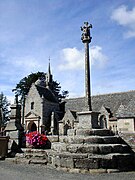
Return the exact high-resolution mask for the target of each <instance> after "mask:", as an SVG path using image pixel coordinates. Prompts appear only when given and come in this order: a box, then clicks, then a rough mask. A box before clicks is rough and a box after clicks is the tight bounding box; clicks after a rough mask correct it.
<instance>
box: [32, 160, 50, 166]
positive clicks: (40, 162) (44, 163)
mask: <svg viewBox="0 0 135 180" xmlns="http://www.w3.org/2000/svg"><path fill="white" fill-rule="evenodd" d="M47 163H48V160H47V159H42V160H41V159H31V160H30V161H29V164H41V165H47Z"/></svg>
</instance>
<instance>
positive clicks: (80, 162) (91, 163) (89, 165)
mask: <svg viewBox="0 0 135 180" xmlns="http://www.w3.org/2000/svg"><path fill="white" fill-rule="evenodd" d="M75 168H82V169H98V168H99V159H98V158H92V159H77V160H76V162H75Z"/></svg>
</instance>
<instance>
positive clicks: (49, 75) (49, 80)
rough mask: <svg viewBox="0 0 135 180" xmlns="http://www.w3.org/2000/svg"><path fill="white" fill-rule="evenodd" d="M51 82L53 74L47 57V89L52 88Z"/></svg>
mask: <svg viewBox="0 0 135 180" xmlns="http://www.w3.org/2000/svg"><path fill="white" fill-rule="evenodd" d="M52 82H53V76H52V74H51V65H50V57H49V65H48V72H47V75H46V87H47V88H48V89H52Z"/></svg>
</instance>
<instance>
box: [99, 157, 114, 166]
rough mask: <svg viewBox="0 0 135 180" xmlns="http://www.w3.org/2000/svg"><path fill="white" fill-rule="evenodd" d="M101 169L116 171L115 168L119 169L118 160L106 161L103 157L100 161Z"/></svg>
mask: <svg viewBox="0 0 135 180" xmlns="http://www.w3.org/2000/svg"><path fill="white" fill-rule="evenodd" d="M100 168H104V169H108V168H109V169H115V168H117V160H116V159H104V157H102V158H101V159H100Z"/></svg>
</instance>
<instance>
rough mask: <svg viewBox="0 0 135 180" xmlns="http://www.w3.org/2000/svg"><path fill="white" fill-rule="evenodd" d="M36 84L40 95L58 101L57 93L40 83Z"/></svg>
mask: <svg viewBox="0 0 135 180" xmlns="http://www.w3.org/2000/svg"><path fill="white" fill-rule="evenodd" d="M35 86H36V88H37V90H38V92H39V95H40V97H44V98H45V99H47V100H48V101H50V102H55V103H57V102H58V101H57V99H56V97H55V95H54V94H53V93H52V92H51V90H50V89H48V88H46V87H43V86H39V85H35Z"/></svg>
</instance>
